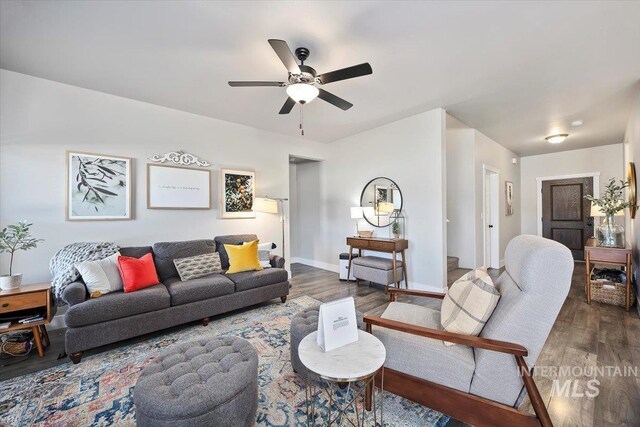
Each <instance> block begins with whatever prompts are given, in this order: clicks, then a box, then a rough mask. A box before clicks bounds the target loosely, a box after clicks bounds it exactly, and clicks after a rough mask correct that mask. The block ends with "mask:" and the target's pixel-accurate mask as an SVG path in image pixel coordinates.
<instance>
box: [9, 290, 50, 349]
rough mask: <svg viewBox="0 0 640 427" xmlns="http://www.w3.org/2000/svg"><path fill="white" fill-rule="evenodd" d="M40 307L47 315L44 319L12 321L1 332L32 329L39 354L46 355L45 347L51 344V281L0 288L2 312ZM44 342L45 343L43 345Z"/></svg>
mask: <svg viewBox="0 0 640 427" xmlns="http://www.w3.org/2000/svg"><path fill="white" fill-rule="evenodd" d="M30 309H40V310H39V311H42V314H44V315H45V318H44V319H43V320H40V321H38V322H34V323H27V324H23V323H19V322H17V321H15V322H12V323H11V325H10V326H9V328H7V329H2V330H0V333H4V332H10V331H17V330H21V329H31V331H32V332H33V338H34V340H35V342H36V347H37V348H38V355H40V357H43V356H44V347H47V346H49V335H48V334H47V329H46V325H48V324H49V323H50V322H51V317H52V315H53V313H52V301H51V283H38V284H35V285H22V286H20V287H19V288H17V289H11V290H0V314H8V313H14V312H19V311H22V310H30ZM43 344H44V345H43Z"/></svg>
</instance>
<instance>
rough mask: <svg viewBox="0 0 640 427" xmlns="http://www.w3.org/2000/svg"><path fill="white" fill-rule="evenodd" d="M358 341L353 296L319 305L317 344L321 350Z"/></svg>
mask: <svg viewBox="0 0 640 427" xmlns="http://www.w3.org/2000/svg"><path fill="white" fill-rule="evenodd" d="M356 341H358V324H357V321H356V304H355V301H354V300H353V297H347V298H342V299H339V300H335V301H331V302H327V303H325V304H322V305H320V314H319V316H318V345H319V346H320V347H321V348H322V350H323V351H325V352H326V351H331V350H334V349H336V348H338V347H342V346H344V345H347V344H350V343H352V342H356Z"/></svg>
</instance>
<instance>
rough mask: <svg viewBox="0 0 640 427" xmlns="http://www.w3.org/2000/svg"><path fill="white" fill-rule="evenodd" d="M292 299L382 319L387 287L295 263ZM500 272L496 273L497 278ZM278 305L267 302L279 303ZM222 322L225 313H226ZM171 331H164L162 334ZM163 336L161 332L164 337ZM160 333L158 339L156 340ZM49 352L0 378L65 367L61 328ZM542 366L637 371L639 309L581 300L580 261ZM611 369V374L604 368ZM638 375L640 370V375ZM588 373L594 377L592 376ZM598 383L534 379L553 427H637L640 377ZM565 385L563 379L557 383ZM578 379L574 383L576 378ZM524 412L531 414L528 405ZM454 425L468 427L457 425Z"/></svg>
mask: <svg viewBox="0 0 640 427" xmlns="http://www.w3.org/2000/svg"><path fill="white" fill-rule="evenodd" d="M466 271H467V270H462V269H458V270H455V271H452V272H451V273H450V274H449V282H452V281H453V280H455V279H457V278H458V277H460V276H461V275H462V274H464V273H465V272H466ZM292 272H293V278H292V279H291V283H292V288H291V294H290V296H289V298H296V297H298V296H302V295H308V296H311V297H313V298H316V299H318V300H320V301H330V300H333V299H336V298H341V297H345V296H353V297H354V298H355V301H356V308H357V309H358V310H360V311H362V312H364V313H367V314H381V313H382V312H383V311H384V309H385V307H386V306H387V304H388V302H387V297H386V296H385V295H384V293H383V290H382V287H379V286H370V285H368V284H361V285H360V286H359V287H357V286H356V285H355V284H354V283H346V282H341V281H339V280H338V275H337V274H336V273H332V272H329V271H325V270H320V269H318V268H314V267H309V266H305V265H302V264H294V265H293V266H292ZM498 273H499V272H496V271H494V272H492V275H493V276H494V277H495V276H496V275H497V274H498ZM399 300H400V301H407V302H409V301H410V302H413V303H416V304H421V305H425V306H431V307H438V304H439V302H438V301H434V300H429V299H425V298H417V297H404V298H399ZM279 303H280V302H279V301H274V302H270V303H266V304H279ZM222 316H224V315H222ZM188 327H193V324H189V325H183V326H178V327H175V328H172V329H173V330H180V329H182V328H188ZM165 332H166V331H165ZM165 332H159V333H158V334H162V333H165ZM152 335H155V334H152ZM49 336H50V338H51V346H50V347H49V348H48V350H47V354H46V355H45V357H44V358H39V357H38V356H37V354H35V355H31V356H29V357H28V359H26V360H23V361H20V360H19V359H18V358H13V359H9V360H5V359H3V360H0V380H6V379H9V378H13V377H16V376H19V375H24V374H28V373H31V372H34V371H38V370H41V369H46V368H49V367H52V366H55V365H59V364H62V363H69V361H68V359H67V358H63V359H58V356H59V355H60V354H62V353H63V351H64V330H54V331H50V333H49ZM149 337H150V335H147V336H143V337H138V338H134V339H131V340H128V341H127V343H131V342H136V341H143V340H146V339H148V338H149ZM121 345H122V343H118V344H113V345H110V346H106V347H103V348H100V349H98V350H93V351H89V352H87V355H90V354H96V353H100V352H102V351H105V350H106V349H110V348H117V347H119V346H121ZM537 365H538V366H550V367H560V366H563V367H565V366H568V367H573V366H578V367H581V368H587V369H583V371H584V370H588V369H591V368H592V367H601V368H604V369H607V370H613V369H615V367H618V368H620V369H624V368H625V367H627V369H628V368H635V369H638V368H637V367H638V366H640V318H638V313H637V311H636V308H635V307H633V309H632V311H631V312H630V313H626V312H625V311H624V309H622V308H620V307H614V306H610V305H605V304H600V303H595V302H594V303H592V304H591V305H587V304H586V302H585V299H584V264H582V263H576V267H575V271H574V276H573V282H572V287H571V291H570V293H569V296H568V298H567V300H566V302H565V304H564V306H563V308H562V310H561V312H560V314H559V316H558V319H557V321H556V323H555V325H554V327H553V329H552V331H551V334H550V335H549V338H548V340H547V342H546V344H545V346H544V349H543V351H542V353H541V355H540V357H539V359H538V363H537ZM609 366H611V367H613V368H607V367H609ZM637 373H638V374H640V372H637ZM586 374H589V372H588V371H587V372H586ZM591 378H595V379H597V380H598V381H599V383H600V384H599V395H598V396H597V397H567V396H552V395H551V394H552V384H553V380H554V379H556V377H552V376H546V377H543V376H540V375H538V374H537V375H536V376H535V380H536V383H537V384H538V388H539V389H540V392H541V394H542V396H543V398H544V400H545V403H546V404H547V407H548V408H549V413H550V415H551V419H552V420H553V422H554V425H555V426H581V427H582V426H629V427H630V426H640V377H638V376H633V375H632V376H617V375H613V376H612V375H604V376H602V375H598V376H597V377H596V376H591V377H579V378H576V379H578V382H577V391H578V392H584V391H586V390H588V389H587V381H588V380H589V379H591ZM560 379H561V380H562V381H564V380H565V379H569V378H565V377H562V378H560ZM572 379H573V378H572ZM522 409H525V410H528V411H531V406H530V404H529V402H528V401H526V400H525V402H524V403H523V406H522ZM449 425H450V426H460V425H464V424H462V423H459V422H457V421H455V420H452V422H450V423H449Z"/></svg>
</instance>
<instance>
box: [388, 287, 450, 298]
mask: <svg viewBox="0 0 640 427" xmlns="http://www.w3.org/2000/svg"><path fill="white" fill-rule="evenodd" d="M388 292H389V301H395V300H396V295H398V294H399V295H411V296H415V297H427V298H438V299H442V298H444V296H445V294H440V293H437V292H428V291H417V290H415V289H398V288H389V290H388Z"/></svg>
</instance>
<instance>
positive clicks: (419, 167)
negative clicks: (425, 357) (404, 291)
mask: <svg viewBox="0 0 640 427" xmlns="http://www.w3.org/2000/svg"><path fill="white" fill-rule="evenodd" d="M445 115H446V113H445V112H444V110H442V109H435V110H431V111H428V112H425V113H421V114H417V115H415V116H412V117H408V118H406V119H403V120H399V121H397V122H394V123H391V124H388V125H384V126H381V127H378V128H375V129H371V130H369V131H366V132H362V133H360V134H357V135H354V136H351V137H348V138H344V139H342V140H340V141H337V142H334V143H331V144H329V147H330V151H329V156H328V159H327V160H326V161H324V162H322V164H321V167H323V168H324V176H325V181H324V182H325V183H324V187H323V188H322V190H321V197H322V198H323V207H324V212H323V213H324V215H325V216H324V221H323V223H322V229H321V232H322V233H323V235H325V236H326V238H327V242H328V244H327V245H326V246H325V247H323V248H317V250H316V252H315V253H314V259H316V260H317V261H320V262H321V263H325V264H329V265H332V268H334V269H335V271H337V268H338V267H337V263H338V254H339V253H340V252H344V251H345V249H346V237H347V236H352V235H353V233H354V227H355V225H354V222H353V220H352V219H350V208H351V207H352V206H358V205H359V204H360V193H361V191H362V188H363V187H364V186H365V185H366V183H367V182H368V181H369V180H370V179H372V178H375V177H378V176H385V177H388V178H391V179H392V180H394V181H395V182H396V183H397V184H398V186H399V187H400V190H401V191H402V194H403V202H404V207H403V213H404V215H405V216H406V238H407V239H408V240H409V250H408V251H407V255H408V260H407V265H408V277H409V284H410V286H411V287H415V288H423V289H438V290H442V289H443V287H444V286H445V280H446V256H445V254H446V241H447V240H446V227H445V211H446V204H445V197H446V195H445V191H446V190H445V179H446V170H445V168H446V164H445V155H446V153H445ZM363 228H364V227H363ZM376 230H377V231H376V233H377V235H380V236H382V237H388V236H389V234H388V233H389V230H388V229H387V228H384V229H376Z"/></svg>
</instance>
